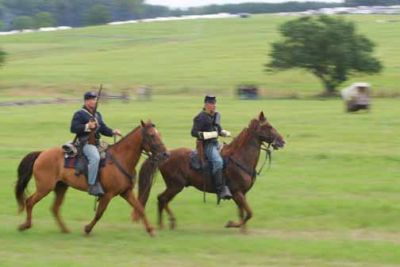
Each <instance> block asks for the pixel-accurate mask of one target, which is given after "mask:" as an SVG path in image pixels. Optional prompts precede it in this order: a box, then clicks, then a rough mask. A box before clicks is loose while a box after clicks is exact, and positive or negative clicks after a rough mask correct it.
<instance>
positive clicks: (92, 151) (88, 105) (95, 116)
mask: <svg viewBox="0 0 400 267" xmlns="http://www.w3.org/2000/svg"><path fill="white" fill-rule="evenodd" d="M83 98H84V105H83V107H82V108H81V109H80V110H78V111H77V112H75V114H74V116H73V118H72V122H71V132H72V133H75V134H76V137H77V139H78V140H79V143H80V145H81V147H82V151H83V154H84V155H85V156H86V158H87V159H88V161H89V164H88V183H89V189H88V193H89V194H90V195H94V196H101V195H103V194H104V191H103V188H102V187H101V185H100V183H99V182H98V181H97V179H96V178H97V173H98V170H99V163H100V154H99V151H98V149H97V146H98V145H99V143H100V142H99V140H100V134H102V135H105V136H113V135H119V136H121V131H120V130H119V129H115V130H112V129H110V128H109V127H107V125H106V124H105V123H104V121H103V118H102V116H101V114H100V113H99V112H97V111H96V110H95V109H96V107H97V105H96V102H97V93H96V92H86V93H85V94H84V96H83ZM92 132H94V136H95V144H89V134H90V133H92ZM92 134H93V133H92Z"/></svg>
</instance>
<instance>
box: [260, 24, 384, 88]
mask: <svg viewBox="0 0 400 267" xmlns="http://www.w3.org/2000/svg"><path fill="white" fill-rule="evenodd" d="M280 32H281V34H282V35H283V37H284V40H283V41H280V42H276V43H273V44H272V51H271V52H270V54H269V55H270V58H271V61H270V62H269V63H268V64H266V67H267V71H272V70H286V69H291V68H302V69H305V70H307V71H310V72H311V73H313V74H314V75H315V76H317V78H319V79H320V80H321V81H322V83H323V85H324V87H325V90H326V91H325V92H326V93H327V94H334V93H335V90H336V88H337V87H338V85H339V84H341V83H342V82H344V81H346V80H347V79H348V76H349V75H350V74H352V73H355V72H364V73H370V74H372V73H378V72H380V71H381V69H382V64H381V63H380V62H379V60H378V59H376V58H374V57H373V56H372V55H371V54H372V52H373V49H374V44H373V43H372V42H371V41H370V40H369V39H367V38H366V37H364V36H363V35H361V34H357V33H356V31H355V26H354V23H352V22H346V21H344V20H343V19H341V18H335V17H328V16H318V17H302V18H299V19H296V20H292V21H288V22H286V23H284V24H282V25H281V26H280Z"/></svg>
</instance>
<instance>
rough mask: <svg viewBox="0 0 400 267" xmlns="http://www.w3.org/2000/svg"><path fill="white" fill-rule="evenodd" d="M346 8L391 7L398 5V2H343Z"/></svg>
mask: <svg viewBox="0 0 400 267" xmlns="http://www.w3.org/2000/svg"><path fill="white" fill-rule="evenodd" d="M344 4H345V5H346V6H391V5H399V4H400V0H345V1H344Z"/></svg>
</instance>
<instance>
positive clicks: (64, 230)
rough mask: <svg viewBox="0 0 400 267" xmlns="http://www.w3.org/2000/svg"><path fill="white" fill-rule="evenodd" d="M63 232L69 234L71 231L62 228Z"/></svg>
mask: <svg viewBox="0 0 400 267" xmlns="http://www.w3.org/2000/svg"><path fill="white" fill-rule="evenodd" d="M61 233H63V234H69V233H70V231H69V230H68V229H62V230H61Z"/></svg>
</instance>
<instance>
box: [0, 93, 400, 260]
mask: <svg viewBox="0 0 400 267" xmlns="http://www.w3.org/2000/svg"><path fill="white" fill-rule="evenodd" d="M397 102H398V101H397V100H390V99H378V100H375V101H374V102H373V109H372V112H371V113H360V114H346V113H344V112H343V106H342V103H341V102H340V101H337V100H326V101H317V100H259V101H238V100H235V99H232V98H229V97H220V98H219V103H218V109H219V110H220V111H221V112H222V115H223V117H222V122H223V126H224V127H225V128H226V129H228V130H230V131H232V133H233V134H234V135H237V134H238V133H239V132H240V130H241V129H242V128H243V127H244V126H245V125H247V123H248V122H249V120H250V119H251V118H253V117H255V116H256V115H257V114H258V113H259V112H260V111H261V110H264V112H265V113H266V116H267V117H268V118H269V120H270V121H271V122H272V124H273V125H274V126H275V127H276V128H277V129H278V130H279V131H280V132H281V133H282V134H283V135H284V136H285V139H286V141H287V146H286V147H285V148H284V149H283V150H280V151H276V152H275V153H273V161H272V167H271V169H270V170H265V171H264V172H263V174H262V176H260V177H258V179H257V182H256V184H255V186H254V188H253V189H252V190H251V191H250V192H249V194H248V199H249V203H250V205H251V207H252V209H253V211H254V217H253V218H252V219H251V220H250V221H249V225H248V227H249V232H248V234H247V235H243V234H240V233H239V232H238V231H237V230H233V229H224V228H223V225H224V224H225V223H226V222H227V221H228V220H231V219H236V217H237V211H236V208H235V205H234V203H233V202H223V204H222V205H220V206H216V204H215V196H213V195H207V203H206V204H203V203H202V193H201V192H199V191H196V190H194V189H192V188H189V189H185V190H184V191H183V192H182V193H181V194H179V195H178V196H177V197H176V199H174V201H173V202H172V204H171V208H172V209H173V210H174V211H175V214H176V216H177V220H178V221H177V222H178V229H177V230H176V231H170V230H163V231H159V232H158V236H157V237H155V238H150V237H148V236H147V234H146V233H145V231H144V229H143V227H142V226H141V225H136V224H133V223H132V222H131V221H130V219H129V218H130V212H131V209H130V208H129V207H128V205H127V204H126V203H125V202H124V201H123V200H122V199H114V200H113V201H112V202H111V204H110V206H109V208H108V209H107V211H106V213H105V215H104V216H103V218H102V219H101V220H100V222H99V223H98V224H97V225H96V227H95V228H94V230H93V234H92V235H91V236H89V237H85V236H84V235H83V226H84V225H85V224H86V223H88V222H89V221H90V220H91V219H92V217H93V215H94V214H93V213H92V208H93V199H92V198H91V197H89V196H88V195H87V194H86V193H84V192H79V191H76V190H74V189H70V190H69V191H68V193H67V196H66V201H65V203H64V205H63V210H62V214H63V216H64V219H65V221H66V223H67V225H68V226H69V227H70V229H71V231H72V233H71V234H68V235H66V234H61V233H60V232H59V230H58V228H57V226H56V224H55V222H54V220H53V218H52V215H51V213H50V211H49V207H50V205H51V202H52V196H48V197H47V198H45V199H44V200H43V201H41V202H40V203H39V204H38V205H37V206H36V207H35V210H34V217H33V223H34V225H33V228H32V229H30V230H28V231H26V232H23V233H20V232H18V231H17V229H16V228H17V226H18V224H20V223H22V222H23V220H24V216H23V215H17V214H16V210H17V206H16V202H15V200H14V196H13V185H14V183H15V180H16V168H17V165H18V163H19V161H20V160H21V158H22V156H23V155H25V154H26V153H27V152H29V151H32V150H38V149H39V150H42V149H45V148H48V147H51V146H56V145H60V144H62V143H63V142H65V141H66V140H69V139H72V137H73V136H72V135H71V134H69V133H68V128H69V122H70V119H71V116H72V113H73V112H74V111H75V109H77V108H78V107H79V104H62V105H43V106H26V107H2V108H1V109H0V125H1V126H2V131H1V133H0V147H1V150H0V266H48V265H54V266H110V265H112V266H232V267H235V266H318V267H319V266H399V265H400V233H399V230H398V229H399V227H400V184H399V179H400V157H399V145H400V139H399V137H398V133H399V132H400V125H399V123H398V114H399V112H400V106H399V105H398V103H397ZM200 107H201V98H199V97H191V96H156V97H155V99H154V101H152V102H138V101H134V102H131V103H129V104H122V103H120V102H113V101H111V102H109V103H107V104H102V105H101V106H100V110H101V112H102V113H103V115H104V117H105V120H106V122H107V123H108V124H109V125H110V126H112V127H115V126H118V127H120V128H121V129H122V130H123V132H125V133H126V132H128V131H129V130H130V129H132V128H133V127H135V126H136V125H138V124H139V120H140V119H147V118H151V119H153V121H154V122H155V123H156V125H157V128H158V129H159V130H160V131H161V133H162V135H163V140H164V142H165V143H166V145H167V146H168V147H169V148H176V147H181V146H186V147H193V146H194V140H193V138H191V137H190V135H189V131H190V127H191V123H192V122H191V120H192V118H193V116H194V115H195V114H196V113H197V112H198V110H199V109H200ZM105 140H108V141H110V142H111V140H110V139H107V138H105ZM228 141H229V139H228ZM163 188H164V185H163V181H162V178H161V176H160V175H158V176H157V180H156V184H155V186H154V188H153V191H152V194H151V196H150V201H149V206H148V208H147V214H148V216H149V218H150V220H151V222H152V223H153V224H155V222H156V195H157V194H158V193H160V192H161V191H162V190H163ZM33 190H34V183H33V181H31V183H30V191H31V192H32V191H33Z"/></svg>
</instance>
